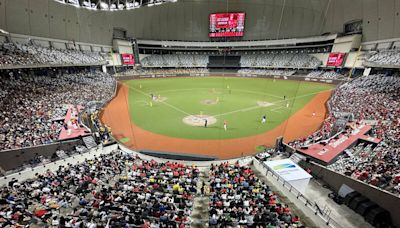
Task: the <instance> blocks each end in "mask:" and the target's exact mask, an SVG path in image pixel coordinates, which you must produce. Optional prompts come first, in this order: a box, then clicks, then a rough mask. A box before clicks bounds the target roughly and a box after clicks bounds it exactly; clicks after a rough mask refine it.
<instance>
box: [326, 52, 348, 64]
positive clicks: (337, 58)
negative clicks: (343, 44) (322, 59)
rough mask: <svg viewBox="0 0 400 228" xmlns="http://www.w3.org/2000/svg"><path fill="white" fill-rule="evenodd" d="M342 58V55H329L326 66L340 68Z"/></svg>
mask: <svg viewBox="0 0 400 228" xmlns="http://www.w3.org/2000/svg"><path fill="white" fill-rule="evenodd" d="M344 56H345V54H344V53H330V54H329V57H328V62H327V63H326V65H327V66H335V67H340V66H342V65H343V61H344Z"/></svg>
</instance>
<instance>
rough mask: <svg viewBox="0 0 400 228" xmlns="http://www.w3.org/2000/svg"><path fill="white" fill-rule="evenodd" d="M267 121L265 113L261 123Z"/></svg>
mask: <svg viewBox="0 0 400 228" xmlns="http://www.w3.org/2000/svg"><path fill="white" fill-rule="evenodd" d="M266 122H267V115H264V116H263V117H262V120H261V123H262V124H265V123H266Z"/></svg>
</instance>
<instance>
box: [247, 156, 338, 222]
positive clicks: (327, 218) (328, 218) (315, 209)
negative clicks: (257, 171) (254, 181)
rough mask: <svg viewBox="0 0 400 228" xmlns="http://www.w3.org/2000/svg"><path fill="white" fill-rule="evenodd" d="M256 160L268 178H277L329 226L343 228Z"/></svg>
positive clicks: (316, 205) (315, 204)
mask: <svg viewBox="0 0 400 228" xmlns="http://www.w3.org/2000/svg"><path fill="white" fill-rule="evenodd" d="M254 160H255V161H257V162H259V163H260V164H261V165H262V166H263V168H265V169H266V170H267V172H266V176H268V173H270V175H271V176H272V177H274V178H276V180H277V181H278V182H281V183H282V186H284V187H286V188H287V189H288V190H289V192H291V193H293V195H295V196H296V198H297V199H299V200H301V201H303V203H304V205H305V206H306V207H308V208H309V209H310V210H312V211H313V213H314V214H315V215H318V216H319V217H320V218H321V219H322V220H323V221H324V222H325V223H326V225H327V226H330V227H332V228H342V226H340V225H339V224H338V223H337V222H336V221H335V220H334V219H332V217H330V216H329V215H328V214H326V213H324V212H323V211H322V210H321V208H320V207H319V205H318V204H317V203H316V202H315V201H314V202H313V201H312V200H309V199H308V198H307V197H306V196H304V195H303V194H302V193H301V192H299V191H298V190H297V189H296V188H294V187H293V186H292V185H291V184H290V183H289V182H287V181H285V180H284V179H282V178H280V177H279V175H277V174H275V173H274V172H273V171H272V170H271V169H270V168H269V167H268V166H267V165H265V163H263V162H260V161H258V160H257V159H254Z"/></svg>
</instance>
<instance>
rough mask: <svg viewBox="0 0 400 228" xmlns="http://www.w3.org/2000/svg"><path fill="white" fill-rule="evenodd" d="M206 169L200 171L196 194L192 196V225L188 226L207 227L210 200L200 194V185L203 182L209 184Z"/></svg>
mask: <svg viewBox="0 0 400 228" xmlns="http://www.w3.org/2000/svg"><path fill="white" fill-rule="evenodd" d="M208 171H209V168H207V169H206V170H203V171H202V172H201V173H200V178H199V181H198V183H197V195H196V197H195V198H194V203H193V212H192V215H191V219H192V225H191V226H190V227H193V228H197V227H198V228H200V227H208V205H209V202H210V198H209V197H208V195H207V196H203V195H201V191H200V189H201V185H202V184H203V183H204V184H205V185H206V186H210V183H209V182H208Z"/></svg>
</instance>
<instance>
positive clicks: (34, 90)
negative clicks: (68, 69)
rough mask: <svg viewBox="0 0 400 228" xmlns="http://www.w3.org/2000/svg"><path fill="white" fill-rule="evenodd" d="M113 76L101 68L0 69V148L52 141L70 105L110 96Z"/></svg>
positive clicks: (34, 144) (55, 137)
mask: <svg viewBox="0 0 400 228" xmlns="http://www.w3.org/2000/svg"><path fill="white" fill-rule="evenodd" d="M114 86H115V80H114V79H113V78H112V77H111V76H110V75H109V74H106V73H102V72H100V71H95V72H87V71H78V72H76V73H65V74H56V75H50V74H49V75H47V74H45V75H41V74H33V73H32V72H30V71H23V70H19V71H9V72H2V73H1V77H0V98H1V99H0V107H1V112H0V150H5V149H18V148H22V147H29V146H36V145H41V144H47V143H51V142H54V141H56V140H57V139H58V136H59V132H60V130H61V129H62V127H63V125H62V121H57V120H60V119H62V118H63V117H64V116H65V114H66V112H67V109H68V106H69V105H75V106H76V105H82V106H84V105H85V104H86V103H87V102H89V101H103V102H104V101H106V100H107V99H109V98H110V97H112V95H113V92H114Z"/></svg>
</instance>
